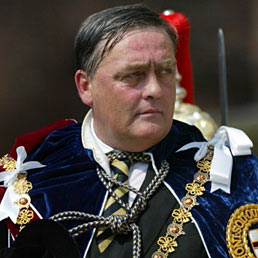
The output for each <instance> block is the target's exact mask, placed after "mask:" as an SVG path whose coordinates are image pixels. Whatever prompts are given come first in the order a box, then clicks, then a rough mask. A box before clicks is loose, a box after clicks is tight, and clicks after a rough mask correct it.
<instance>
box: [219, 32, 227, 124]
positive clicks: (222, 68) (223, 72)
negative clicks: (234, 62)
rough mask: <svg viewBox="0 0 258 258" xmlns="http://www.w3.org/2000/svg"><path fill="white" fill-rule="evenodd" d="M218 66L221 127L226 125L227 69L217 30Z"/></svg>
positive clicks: (221, 35)
mask: <svg viewBox="0 0 258 258" xmlns="http://www.w3.org/2000/svg"><path fill="white" fill-rule="evenodd" d="M218 66H219V88H220V112H221V125H227V124H228V93H227V68H226V50H225V41H224V33H223V30H222V29H221V28H220V29H219V30H218Z"/></svg>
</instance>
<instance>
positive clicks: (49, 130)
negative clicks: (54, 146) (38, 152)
mask: <svg viewBox="0 0 258 258" xmlns="http://www.w3.org/2000/svg"><path fill="white" fill-rule="evenodd" d="M74 125H79V123H77V122H76V120H74V119H63V120H59V121H57V122H54V123H51V124H48V125H47V126H44V127H42V128H40V129H37V130H35V131H31V132H28V133H25V134H22V135H19V136H17V137H16V138H15V140H14V144H13V146H12V148H11V151H10V152H9V155H10V156H11V157H13V158H16V149H17V147H19V146H24V147H25V149H26V151H27V152H30V151H32V150H33V149H35V148H36V147H37V146H39V145H40V144H41V143H42V142H44V141H45V139H47V138H48V137H51V135H52V134H54V133H55V132H56V131H58V130H69V127H72V126H74Z"/></svg>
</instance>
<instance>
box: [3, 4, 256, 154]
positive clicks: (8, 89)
mask: <svg viewBox="0 0 258 258" xmlns="http://www.w3.org/2000/svg"><path fill="white" fill-rule="evenodd" d="M137 2H138V1H133V0H127V1H124V0H116V1H111V0H105V1H104V0H96V1H94V2H91V3H89V1H82V0H76V1H73V2H71V1H68V0H63V1H62V2H61V1H55V2H50V1H44V2H35V1H32V0H28V1H26V2H21V1H18V0H13V1H12V2H8V1H6V0H3V1H1V2H0V21H1V22H0V103H1V106H0V107H1V121H2V123H1V127H0V135H1V138H0V140H1V145H0V153H1V154H5V153H7V152H8V151H9V149H10V147H11V146H12V143H13V139H14V137H15V136H17V135H19V134H22V133H25V132H28V131H31V130H35V129H37V128H40V127H42V126H45V125H46V124H48V123H51V122H53V121H56V120H59V119H63V118H75V119H77V120H81V119H82V118H83V115H84V114H85V107H84V106H83V105H82V104H81V102H80V101H79V99H78V96H77V93H76V88H75V85H74V82H73V66H74V59H73V51H72V49H73V47H72V46H73V39H74V36H75V34H76V31H77V28H78V25H79V24H80V22H81V20H82V19H84V17H86V16H88V15H90V14H92V13H94V12H97V11H99V10H102V9H105V8H109V7H112V6H116V5H123V4H134V3H137ZM143 3H145V4H147V5H148V6H150V7H151V8H153V9H155V10H156V11H157V12H159V13H162V12H163V11H164V10H166V9H173V10H175V11H179V12H183V13H184V14H185V15H186V17H188V19H189V21H190V27H191V28H190V29H191V38H190V52H191V58H192V65H193V66H192V67H193V77H194V93H193V99H194V103H195V104H196V105H198V106H199V107H201V108H202V110H204V111H205V112H208V113H209V114H210V115H211V116H212V117H213V118H214V120H215V122H216V123H217V124H218V125H219V124H220V114H219V111H220V109H219V87H218V64H217V59H218V58H217V30H218V28H219V27H222V28H223V30H224V34H225V40H226V50H227V52H226V53H227V72H228V97H229V126H234V127H238V128H240V129H242V130H244V131H245V132H246V133H247V134H248V135H249V137H250V138H251V139H252V141H253V143H254V148H253V151H254V152H255V153H256V154H257V153H258V118H257V112H258V87H257V81H258V73H257V68H258V49H257V45H258V20H257V18H256V17H257V15H258V2H257V1H256V0H249V1H245V2H243V1H241V0H228V1H226V2H225V1H222V0H217V1H212V0H208V1H203V0H195V1H187V0H174V1H168V0H163V1H158V2H153V1H151V0H145V1H143ZM75 13H76V16H75V15H74V14H75Z"/></svg>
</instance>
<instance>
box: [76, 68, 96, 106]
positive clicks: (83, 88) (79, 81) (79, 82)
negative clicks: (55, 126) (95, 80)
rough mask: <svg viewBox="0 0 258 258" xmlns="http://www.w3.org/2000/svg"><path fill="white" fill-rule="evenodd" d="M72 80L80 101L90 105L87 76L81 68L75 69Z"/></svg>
mask: <svg viewBox="0 0 258 258" xmlns="http://www.w3.org/2000/svg"><path fill="white" fill-rule="evenodd" d="M74 81H75V84H76V87H77V90H78V94H79V96H80V98H81V100H82V102H83V103H84V104H85V105H87V106H91V105H92V94H91V83H90V78H89V76H88V75H87V74H86V72H84V71H83V70H77V71H76V73H75V75H74Z"/></svg>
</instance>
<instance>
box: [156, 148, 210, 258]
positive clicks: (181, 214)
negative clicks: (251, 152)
mask: <svg viewBox="0 0 258 258" xmlns="http://www.w3.org/2000/svg"><path fill="white" fill-rule="evenodd" d="M213 150H214V148H213V146H209V147H208V150H207V153H206V155H205V157H204V158H203V159H202V160H200V161H198V162H197V168H198V169H199V170H198V172H197V173H196V174H195V175H194V180H193V182H192V183H188V184H186V186H185V189H186V191H187V193H186V195H185V196H184V197H183V198H182V200H181V204H180V208H178V209H174V210H173V211H172V214H171V216H172V218H173V220H172V223H171V224H170V225H169V226H168V228H167V233H166V235H165V236H161V237H159V239H158V241H157V244H158V245H159V249H158V250H157V251H156V252H154V253H153V255H152V258H166V257H168V255H169V254H170V253H173V252H175V248H176V247H177V241H176V239H177V238H178V237H179V236H180V235H184V234H185V232H184V231H183V225H184V224H185V223H187V222H189V221H190V218H191V216H192V214H191V209H192V208H193V207H195V206H196V205H198V202H197V200H196V199H197V197H198V196H200V195H203V192H204V191H205V187H204V184H205V183H207V182H208V181H209V179H210V167H211V160H212V158H213Z"/></svg>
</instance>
